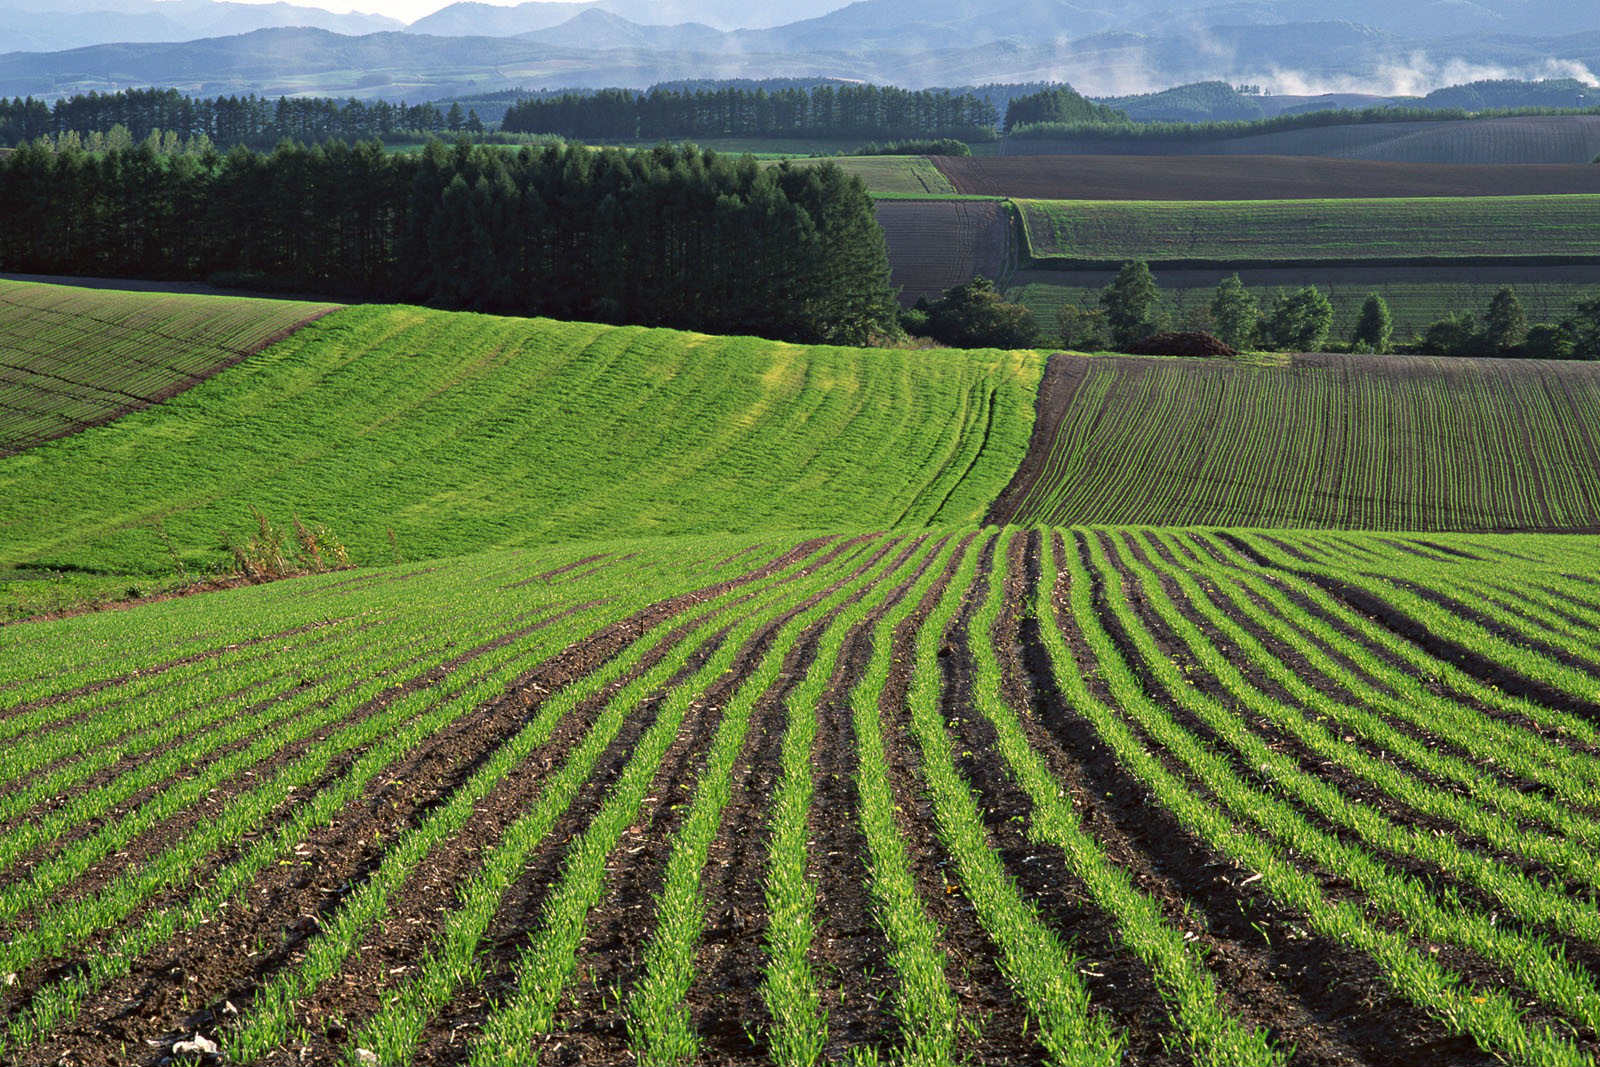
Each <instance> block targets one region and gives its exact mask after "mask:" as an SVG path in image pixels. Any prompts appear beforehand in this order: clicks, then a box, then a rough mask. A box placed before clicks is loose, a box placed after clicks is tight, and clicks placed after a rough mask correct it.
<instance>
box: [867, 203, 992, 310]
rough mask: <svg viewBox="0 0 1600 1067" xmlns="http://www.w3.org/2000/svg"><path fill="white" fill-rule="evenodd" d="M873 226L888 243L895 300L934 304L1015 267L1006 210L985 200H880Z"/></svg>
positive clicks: (904, 302)
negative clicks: (932, 301)
mask: <svg viewBox="0 0 1600 1067" xmlns="http://www.w3.org/2000/svg"><path fill="white" fill-rule="evenodd" d="M877 216H878V225H880V226H882V227H883V233H884V237H885V238H886V239H887V240H888V243H889V268H890V271H891V275H890V277H891V280H892V281H893V283H894V284H895V285H896V286H897V287H899V289H900V301H901V303H903V304H912V303H915V302H916V301H917V299H918V298H919V297H928V298H929V299H938V297H939V296H940V294H942V293H943V292H944V291H945V290H946V289H948V288H950V287H951V286H953V285H960V284H962V283H963V282H968V281H971V280H972V278H973V276H974V275H982V276H983V277H985V278H988V279H990V280H991V281H998V280H1001V279H1003V278H1005V277H1006V276H1007V275H1009V274H1010V272H1011V271H1012V270H1013V269H1014V268H1015V266H1016V262H1017V247H1016V245H1017V242H1016V240H1015V231H1016V227H1015V225H1014V223H1013V221H1012V215H1011V208H1010V207H1009V205H1006V204H1002V203H997V202H994V201H986V200H879V201H878V204H877Z"/></svg>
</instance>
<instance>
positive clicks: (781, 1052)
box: [0, 529, 1600, 1065]
mask: <svg viewBox="0 0 1600 1067" xmlns="http://www.w3.org/2000/svg"><path fill="white" fill-rule="evenodd" d="M1597 564H1600V554H1597V553H1596V552H1595V551H1594V547H1593V546H1592V545H1586V546H1581V547H1580V546H1577V545H1574V544H1572V543H1571V541H1570V539H1541V538H1538V537H1527V536H1521V537H1476V538H1473V537H1464V536H1451V535H1440V536H1437V537H1427V538H1419V537H1414V536H1409V537H1408V536H1395V537H1383V536H1378V535H1370V534H1360V535H1355V534H1352V535H1333V534H1315V535H1275V536H1266V535H1259V534H1238V535H1235V534H1212V533H1195V532H1155V531H1121V530H1110V529H1101V530H1066V531H1056V530H1031V531H1012V530H1008V531H1004V532H999V533H997V532H995V531H992V530H990V531H977V530H968V531H921V532H916V533H902V534H894V535H867V536H859V537H822V538H816V539H812V540H806V541H800V542H796V541H793V540H789V541H768V542H767V543H765V544H760V543H752V542H750V541H748V540H746V541H742V542H740V541H734V540H729V539H726V538H723V539H716V538H703V539H680V540H678V541H676V542H660V541H658V542H652V543H635V544H634V545H633V546H631V548H630V550H629V551H627V552H619V551H617V550H615V549H612V548H609V547H608V546H604V545H595V546H588V547H584V548H578V547H574V548H569V549H566V550H563V551H560V552H552V551H549V550H541V551H538V552H533V553H523V554H520V555H505V554H501V555H492V556H479V557H472V558H470V559H466V560H460V561H455V562H451V563H446V564H442V565H439V564H436V565H432V566H428V567H411V568H392V569H386V570H380V571H371V572H365V573H362V574H360V575H358V576H355V577H351V576H349V575H336V576H329V577H325V578H318V579H310V580H304V581H300V582H294V583H288V584H286V585H280V586H276V587H266V588H260V589H250V590H243V591H239V592H235V593H227V594H218V595H216V596H214V597H211V598H207V599H205V600H200V601H196V600H190V601H183V602H174V603H170V604H166V605H157V606H153V607H151V608H148V609H145V610H144V611H143V612H140V613H116V614H113V615H102V616H96V617H92V618H90V619H80V620H71V621H68V622H62V623H52V624H39V625H36V626H35V627H34V628H33V629H32V630H31V634H30V636H31V639H30V640H29V641H28V642H26V643H25V644H23V645H20V646H18V645H13V646H12V647H11V648H9V649H6V650H4V651H3V652H0V679H3V681H0V737H3V740H0V746H3V748H0V751H3V753H4V755H5V759H4V761H3V767H4V770H3V771H0V774H3V775H4V778H5V781H6V783H7V785H6V791H5V794H4V797H3V798H0V933H3V935H4V936H3V938H0V973H3V974H4V975H5V976H6V978H5V985H4V986H3V987H0V1004H3V1005H4V1010H5V1015H6V1018H7V1027H6V1029H5V1030H4V1032H3V1034H0V1059H3V1060H4V1061H6V1062H13V1063H40V1062H43V1063H53V1062H59V1061H60V1060H62V1059H65V1060H68V1061H71V1062H95V1063H105V1062H111V1061H112V1059H113V1057H114V1058H115V1059H116V1062H119V1063H139V1062H146V1063H152V1064H153V1063H156V1062H158V1061H162V1060H164V1059H165V1058H166V1057H168V1056H170V1055H171V1054H172V1053H173V1051H174V1049H177V1050H179V1051H180V1052H181V1051H182V1050H183V1049H184V1048H185V1047H190V1046H189V1045H188V1044H187V1043H192V1042H197V1041H204V1042H206V1044H205V1045H194V1046H193V1047H199V1048H208V1047H212V1046H214V1047H216V1048H217V1049H218V1050H219V1051H220V1052H222V1053H223V1054H225V1055H226V1057H227V1058H228V1060H229V1062H236V1063H287V1062H351V1063H363V1062H381V1063H405V1062H417V1063H474V1064H488V1063H528V1062H533V1061H534V1060H535V1059H537V1061H538V1062H541V1063H571V1064H580V1063H584V1064H587V1063H599V1062H607V1063H615V1062H626V1061H629V1060H631V1059H636V1060H638V1061H641V1062H649V1063H670V1062H676V1063H691V1062H692V1063H705V1062H725V1063H758V1062H779V1063H793V1062H813V1061H816V1060H819V1059H828V1060H835V1059H846V1058H850V1057H856V1056H862V1055H876V1056H880V1057H882V1058H883V1059H907V1060H911V1061H914V1062H920V1063H947V1062H956V1061H959V1060H961V1059H963V1058H971V1059H973V1060H977V1061H980V1062H1002V1061H1004V1062H1023V1061H1026V1062H1051V1063H1082V1062H1093V1063H1115V1062H1125V1063H1130V1064H1169V1063H1171V1064H1176V1063H1185V1062H1193V1061H1199V1062H1219V1063H1260V1064H1273V1063H1287V1062H1304V1063H1343V1064H1351V1065H1355V1064H1438V1065H1444V1064H1458V1063H1461V1062H1463V1061H1470V1060H1476V1059H1479V1058H1485V1057H1489V1056H1495V1057H1500V1058H1504V1059H1505V1060H1507V1061H1511V1062H1518V1063H1522V1062H1550V1063H1585V1062H1589V1061H1590V1058H1591V1057H1592V1056H1593V1054H1594V1052H1595V1051H1596V1042H1595V1036H1596V1033H1597V1031H1600V970H1597V959H1600V957H1597V952H1600V924H1597V922H1596V920H1595V916H1594V912H1593V909H1592V908H1591V907H1590V906H1589V904H1588V894H1589V893H1590V892H1592V891H1593V890H1594V889H1595V888H1596V887H1597V875H1596V871H1597V870H1600V851H1597V846H1596V842H1597V841H1600V732H1597V730H1596V727H1595V718H1596V716H1597V715H1600V705H1597V704H1596V703H1595V700H1596V695H1595V691H1596V685H1597V683H1600V660H1597V657H1595V656H1594V655H1593V654H1592V651H1590V650H1592V649H1593V648H1595V647H1600V606H1597V600H1596V597H1595V593H1594V587H1593V585H1592V583H1591V582H1588V581H1587V580H1586V579H1583V578H1580V577H1574V574H1577V573H1588V572H1592V569H1593V568H1594V567H1595V566H1596V565H1597Z"/></svg>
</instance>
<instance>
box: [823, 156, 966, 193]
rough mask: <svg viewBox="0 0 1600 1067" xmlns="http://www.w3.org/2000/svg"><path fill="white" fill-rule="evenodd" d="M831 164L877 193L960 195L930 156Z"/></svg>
mask: <svg viewBox="0 0 1600 1067" xmlns="http://www.w3.org/2000/svg"><path fill="white" fill-rule="evenodd" d="M831 162H834V163H837V164H839V166H840V167H841V168H843V169H844V171H845V172H846V173H847V174H854V175H856V176H857V177H859V178H860V179H861V180H862V181H863V182H865V183H866V186H867V190H868V191H869V192H873V193H894V194H900V195H905V196H922V195H934V196H944V195H954V194H955V192H956V187H955V186H954V185H952V184H951V183H950V179H949V178H946V177H945V176H944V174H943V172H941V171H940V170H939V168H938V167H936V166H934V164H933V161H932V160H931V159H929V158H928V157H927V156H844V157H841V158H839V159H835V160H831Z"/></svg>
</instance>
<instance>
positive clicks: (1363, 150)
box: [1001, 115, 1600, 165]
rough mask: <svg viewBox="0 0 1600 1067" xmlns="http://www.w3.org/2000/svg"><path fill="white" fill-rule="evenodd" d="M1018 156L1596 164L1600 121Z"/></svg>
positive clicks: (1359, 128) (1081, 145) (1388, 128)
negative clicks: (1245, 156)
mask: <svg viewBox="0 0 1600 1067" xmlns="http://www.w3.org/2000/svg"><path fill="white" fill-rule="evenodd" d="M1001 152H1003V153H1005V154H1008V155H1009V154H1016V155H1034V154H1039V153H1043V154H1058V153H1088V154H1094V155H1099V154H1113V155H1161V156H1169V155H1170V156H1177V155H1200V156H1220V155H1247V156H1262V155H1277V156H1306V157H1344V158H1347V159H1362V160H1380V161H1385V162H1393V163H1445V164H1519V165H1532V164H1562V163H1577V164H1582V163H1588V162H1589V161H1590V160H1592V159H1593V158H1594V157H1595V154H1596V153H1600V115H1530V116H1522V117H1512V118H1488V119H1472V120H1465V121H1454V120H1453V121H1417V122H1374V123H1349V124H1346V125H1342V126H1321V127H1310V128H1305V129H1294V130H1279V131H1276V132H1273V133H1264V134H1253V135H1249V136H1243V137H1219V138H1206V139H1200V138H1195V139H1188V138H1174V137H1163V136H1145V137H1140V136H1131V137H1108V138H1097V137H1079V138H1074V139H1071V140H1028V139H1021V138H1015V137H1012V138H1007V139H1006V141H1005V142H1004V144H1003V145H1002V146H1001Z"/></svg>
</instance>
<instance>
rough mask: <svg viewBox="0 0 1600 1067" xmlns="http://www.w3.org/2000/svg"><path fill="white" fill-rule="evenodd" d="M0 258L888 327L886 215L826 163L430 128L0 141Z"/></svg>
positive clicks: (764, 331)
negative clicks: (401, 142) (393, 146)
mask: <svg viewBox="0 0 1600 1067" xmlns="http://www.w3.org/2000/svg"><path fill="white" fill-rule="evenodd" d="M0 205H3V207H0V213H3V214H4V216H5V217H4V222H3V225H0V270H6V271H17V272H25V273H40V274H68V275H71V274H77V275H105V276H112V277H118V276H121V277H159V278H172V279H191V280H205V279H210V280H213V281H221V282H224V283H231V284H237V285H245V286H250V287H274V288H280V289H284V290H297V291H309V292H321V293H328V294H331V295H338V296H349V297H361V298H366V299H378V300H394V301H415V302H423V303H429V304H434V305H436V306H442V307H450V308H474V309H481V310H487V311H496V312H504V313H511V314H525V315H531V314H542V315H551V316H554V317H560V318H570V319H588V320H597V321H604V322H629V323H642V324H648V325H662V326H673V327H679V328H691V329H699V330H706V331H710V332H720V333H752V334H758V335H761V336H765V337H772V338H778V339H785V340H795V341H819V342H840V343H865V342H867V341H870V340H871V339H872V338H874V337H876V336H879V335H884V334H892V333H894V332H896V329H897V324H896V313H895V307H894V300H893V293H892V290H891V289H890V287H889V265H888V255H887V251H886V249H885V246H884V239H883V231H882V230H881V229H879V227H878V225H877V222H876V220H875V219H874V217H873V211H872V201H871V199H870V198H869V197H868V195H867V192H866V189H865V187H864V186H863V185H862V184H861V181H860V180H859V179H858V178H855V177H853V176H850V175H847V174H845V173H844V172H843V171H842V170H841V169H840V168H839V167H837V166H836V165H834V164H831V163H823V164H818V165H804V166H790V165H779V166H776V167H763V166H760V165H759V164H757V163H756V161H755V160H753V159H750V158H748V157H745V158H742V159H732V158H729V157H725V156H719V155H717V154H716V153H713V152H704V151H700V150H698V149H694V148H692V147H687V146H683V147H670V146H661V147H659V148H656V149H653V150H651V151H647V152H627V151H620V150H609V151H595V150H591V149H586V148H582V147H578V146H569V145H548V146H543V147H540V148H534V147H525V148H523V149H521V150H519V151H516V152H509V151H505V150H496V149H490V148H484V147H482V146H472V145H468V144H465V143H460V144H457V145H455V146H453V147H452V146H446V145H444V144H442V143H439V142H432V143H430V144H429V145H428V146H426V148H425V149H424V150H423V151H422V152H420V153H418V154H414V155H404V154H392V155H386V154H385V153H384V151H383V147H382V145H381V144H379V143H378V142H376V141H365V142H360V143H358V144H355V145H348V144H345V143H343V142H337V141H336V142H330V143H328V144H324V145H316V146H304V145H299V144H293V143H284V144H282V145H280V146H279V147H278V148H277V149H275V150H274V151H273V152H271V153H260V152H256V151H253V150H250V149H246V148H242V147H241V148H235V149H233V150H232V151H229V152H228V153H226V154H222V153H218V152H216V151H215V150H211V151H207V152H203V153H192V152H190V153H181V154H171V155H168V154H163V153H160V152H157V151H156V150H154V148H153V147H152V146H151V145H150V144H149V143H148V142H146V143H143V144H140V145H138V146H135V147H133V148H126V149H117V150H108V151H104V152H99V153H91V152H86V151H83V150H81V149H75V148H71V147H68V148H66V149H52V148H50V147H48V146H47V145H45V144H43V143H41V142H33V143H30V144H26V145H24V146H22V147H21V148H19V149H17V150H16V151H14V152H12V153H11V154H9V155H7V156H5V157H4V158H0Z"/></svg>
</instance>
